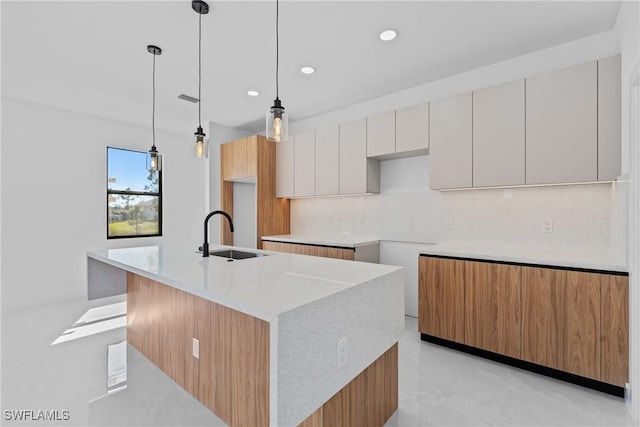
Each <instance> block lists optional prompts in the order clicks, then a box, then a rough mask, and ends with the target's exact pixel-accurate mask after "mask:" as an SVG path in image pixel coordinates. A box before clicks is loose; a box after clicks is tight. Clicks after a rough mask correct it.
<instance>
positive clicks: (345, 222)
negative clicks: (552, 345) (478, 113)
mask: <svg viewBox="0 0 640 427" xmlns="http://www.w3.org/2000/svg"><path fill="white" fill-rule="evenodd" d="M616 53H618V50H617V48H616V35H615V34H614V32H613V31H607V32H604V33H600V34H597V35H594V36H591V37H588V38H585V39H580V40H575V41H572V42H569V43H565V44H562V45H559V46H555V47H552V48H549V49H545V50H542V51H539V52H534V53H532V54H528V55H525V56H521V57H517V58H513V59H510V60H507V61H504V62H500V63H497V64H493V65H489V66H487V67H482V68H479V69H476V70H472V71H469V72H465V73H462V74H458V75H455V76H451V77H448V78H445V79H442V80H439V81H436V82H433V83H429V84H425V85H422V86H418V87H415V88H412V89H409V90H405V91H402V92H397V93H393V94H390V95H387V96H384V97H381V98H377V99H373V100H370V101H367V102H363V103H360V104H356V105H352V106H349V107H346V108H344V109H341V110H337V111H332V112H328V113H325V114H322V115H320V116H316V117H312V118H309V119H305V120H301V121H298V122H296V123H292V124H291V130H292V133H298V132H304V131H306V130H310V129H314V128H318V127H322V126H326V125H330V124H335V123H340V122H345V121H348V120H352V119H356V118H360V117H366V116H368V115H373V114H376V113H380V112H384V111H388V110H391V109H396V108H400V107H404V106H408V105H413V104H416V103H419V102H424V101H425V100H431V99H436V98H439V97H444V96H448V95H453V94H456V93H460V92H464V91H468V90H473V89H479V88H482V87H487V86H491V85H495V84H499V83H502V82H506V81H510V80H514V79H518V78H522V77H527V76H531V75H536V74H539V73H542V72H545V71H551V70H556V69H560V68H564V67H569V66H572V65H577V64H580V63H584V62H587V61H591V60H596V59H600V58H604V57H607V56H611V55H614V54H616ZM624 152H625V153H626V151H624ZM428 167H429V156H421V157H416V158H410V159H400V160H389V161H384V162H381V190H380V194H379V195H371V196H355V197H332V198H317V199H297V200H292V202H291V231H292V233H301V234H312V233H321V234H324V235H332V234H343V235H344V234H347V235H349V234H351V235H359V236H367V237H371V236H377V237H379V238H380V239H381V240H383V241H384V242H382V244H381V258H380V262H382V263H390V264H395V265H401V266H403V267H405V279H406V280H405V295H407V300H406V312H407V314H409V315H413V316H416V315H417V281H418V278H417V256H415V255H412V254H417V253H418V251H419V249H420V247H421V246H422V245H423V244H424V243H433V242H445V241H448V242H453V241H455V242H463V241H473V242H482V243H486V244H490V245H491V244H493V245H511V246H522V245H527V246H528V247H536V248H540V249H562V250H571V251H588V252H609V251H611V250H614V251H615V252H616V254H618V255H619V256H624V254H625V251H626V244H623V245H621V244H620V242H621V240H625V236H626V234H627V231H626V230H627V229H626V214H625V212H626V197H625V196H626V187H624V186H623V185H617V184H616V185H615V186H612V185H611V184H597V185H580V186H562V187H540V188H520V189H512V190H508V191H504V190H470V191H456V192H435V191H431V190H429V189H428ZM336 215H339V216H340V224H339V225H336V224H335V216H336ZM359 216H362V217H363V219H364V223H363V224H362V225H359V224H358V221H357V219H358V217H359ZM445 216H450V217H451V218H452V220H453V229H451V230H444V229H443V227H442V223H443V219H444V217H445ZM547 217H551V218H552V219H553V220H554V232H553V233H551V234H544V233H542V232H541V227H542V220H543V218H547ZM621 236H622V237H621ZM398 254H402V256H399V255H398Z"/></svg>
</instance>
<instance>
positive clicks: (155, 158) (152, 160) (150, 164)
mask: <svg viewBox="0 0 640 427" xmlns="http://www.w3.org/2000/svg"><path fill="white" fill-rule="evenodd" d="M147 170H148V171H149V172H156V171H160V170H162V154H160V153H158V150H156V146H155V145H154V146H152V147H151V149H150V150H149V155H148V156H147Z"/></svg>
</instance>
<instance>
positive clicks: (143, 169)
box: [107, 147, 162, 238]
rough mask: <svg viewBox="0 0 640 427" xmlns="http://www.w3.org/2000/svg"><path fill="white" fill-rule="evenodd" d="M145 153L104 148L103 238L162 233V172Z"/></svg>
mask: <svg viewBox="0 0 640 427" xmlns="http://www.w3.org/2000/svg"><path fill="white" fill-rule="evenodd" d="M147 156H148V153H146V152H143V151H133V150H125V149H121V148H113V147H107V200H108V201H107V210H108V215H107V238H120V237H136V236H160V235H162V172H159V171H153V172H152V171H149V170H148V169H147Z"/></svg>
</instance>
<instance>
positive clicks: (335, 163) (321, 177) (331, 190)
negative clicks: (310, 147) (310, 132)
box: [316, 125, 340, 196]
mask: <svg viewBox="0 0 640 427" xmlns="http://www.w3.org/2000/svg"><path fill="white" fill-rule="evenodd" d="M339 164H340V143H339V129H338V125H335V126H329V127H325V128H321V129H316V195H317V196H328V195H333V194H340V181H339V176H340V171H339Z"/></svg>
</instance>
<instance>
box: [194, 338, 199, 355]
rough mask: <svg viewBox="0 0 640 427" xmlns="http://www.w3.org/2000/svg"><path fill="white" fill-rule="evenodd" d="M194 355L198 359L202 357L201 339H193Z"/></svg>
mask: <svg viewBox="0 0 640 427" xmlns="http://www.w3.org/2000/svg"><path fill="white" fill-rule="evenodd" d="M192 353H193V357H195V358H196V359H200V341H198V340H197V339H195V338H194V339H193V350H192Z"/></svg>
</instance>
